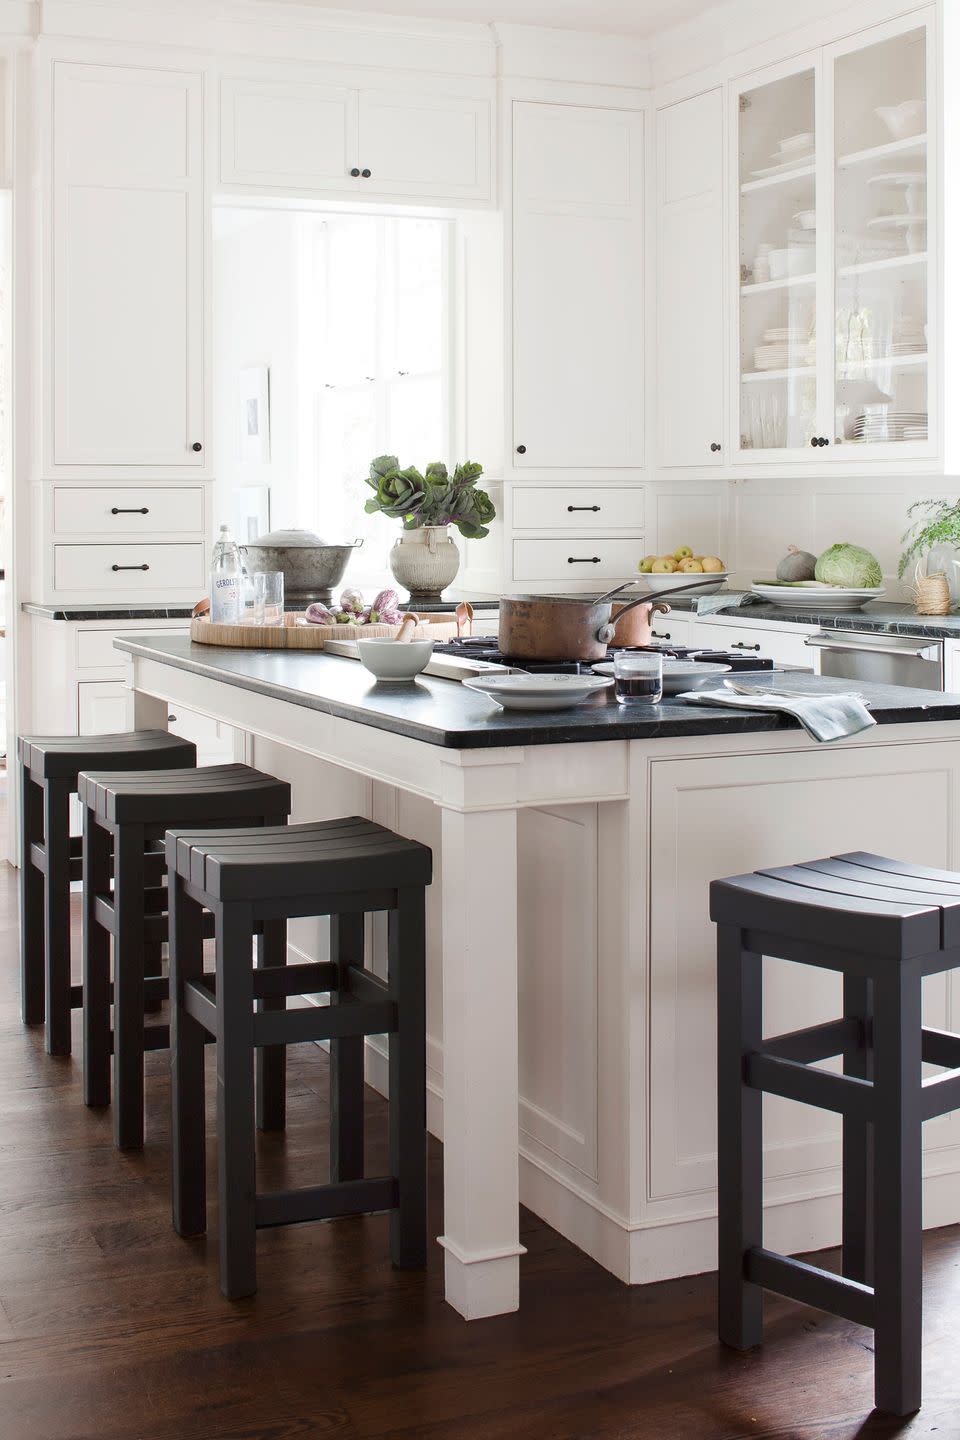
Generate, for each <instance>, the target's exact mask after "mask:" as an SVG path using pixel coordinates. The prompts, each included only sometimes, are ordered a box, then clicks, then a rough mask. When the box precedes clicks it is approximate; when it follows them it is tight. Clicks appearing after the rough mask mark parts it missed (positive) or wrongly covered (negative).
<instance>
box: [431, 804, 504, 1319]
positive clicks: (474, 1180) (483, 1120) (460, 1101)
mask: <svg viewBox="0 0 960 1440" xmlns="http://www.w3.org/2000/svg"><path fill="white" fill-rule="evenodd" d="M441 866H442V869H441V874H442V885H443V1053H444V1065H443V1167H444V1168H443V1174H444V1233H443V1235H442V1236H441V1237H440V1244H441V1245H442V1246H443V1247H444V1250H445V1251H446V1256H445V1289H446V1298H447V1300H448V1301H449V1303H450V1304H451V1305H452V1306H453V1307H454V1309H455V1310H458V1311H459V1312H460V1314H461V1315H463V1316H464V1317H465V1318H466V1319H467V1320H476V1319H479V1318H480V1317H482V1316H485V1315H502V1314H505V1313H507V1312H508V1311H511V1310H516V1309H517V1307H518V1305H519V1303H520V1256H521V1255H522V1254H523V1253H524V1248H523V1246H522V1245H521V1244H520V1243H519V1233H520V1231H519V1220H520V1217H519V1204H520V1200H519V1186H520V1171H519V1156H518V1148H517V1147H518V1141H519V1125H518V1098H519V1097H518V1085H519V1070H518V1058H517V813H516V811H515V810H495V811H494V810H491V811H480V812H475V813H463V812H460V811H456V810H447V809H444V811H443V839H442V857H441Z"/></svg>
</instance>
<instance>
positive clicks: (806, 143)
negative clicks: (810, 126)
mask: <svg viewBox="0 0 960 1440" xmlns="http://www.w3.org/2000/svg"><path fill="white" fill-rule="evenodd" d="M812 149H813V131H812V130H804V131H803V132H802V133H801V134H799V135H788V136H787V138H786V139H785V140H781V141H780V148H779V150H778V151H777V152H776V153H777V154H778V155H783V156H785V157H786V156H789V155H796V154H801V153H803V151H805V150H812Z"/></svg>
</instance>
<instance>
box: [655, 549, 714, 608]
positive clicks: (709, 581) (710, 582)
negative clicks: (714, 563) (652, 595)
mask: <svg viewBox="0 0 960 1440" xmlns="http://www.w3.org/2000/svg"><path fill="white" fill-rule="evenodd" d="M718 558H719V557H718ZM729 575H730V571H729V570H714V571H713V572H712V573H707V574H704V575H698V574H697V572H696V571H694V572H693V574H691V573H690V571H689V570H686V571H679V570H675V571H673V572H672V573H671V574H669V575H652V574H650V573H649V572H648V573H645V574H643V575H641V576H640V579H641V580H646V582H647V585H648V586H649V587H650V589H651V590H653V591H655V592H656V593H657V594H662V593H663V592H664V591H670V590H676V589H678V587H679V586H681V585H692V584H694V583H696V584H697V589H696V590H691V591H690V596H691V599H695V598H696V596H697V595H716V594H717V593H718V592H719V591H721V590H722V589H723V587H724V586H725V585H726V583H727V579H728V577H729ZM701 580H702V581H703V582H704V584H703V585H702V586H701V585H700V583H699V582H700V581H701Z"/></svg>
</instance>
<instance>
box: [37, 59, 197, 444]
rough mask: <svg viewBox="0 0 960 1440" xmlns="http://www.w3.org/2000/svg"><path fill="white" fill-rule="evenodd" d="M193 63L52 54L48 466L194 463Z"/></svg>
mask: <svg viewBox="0 0 960 1440" xmlns="http://www.w3.org/2000/svg"><path fill="white" fill-rule="evenodd" d="M201 95H202V82H201V77H200V75H198V74H192V73H184V72H181V71H177V70H173V69H170V70H148V69H139V68H136V69H135V68H129V67H124V66H119V65H87V64H73V63H57V64H56V65H55V66H54V121H53V214H52V251H53V255H52V258H53V287H52V296H51V300H52V307H51V309H52V318H51V326H52V334H51V341H52V367H51V376H52V391H51V403H52V455H51V459H52V462H53V464H54V465H56V466H75V465H82V466H85V465H98V466H113V465H131V466H133V465H152V466H171V467H172V466H175V467H181V466H202V465H203V462H204V449H203V446H204V426H203V374H202V349H203V346H202V331H203V304H202V275H203V224H204V221H203V187H202V172H201V153H202V145H201Z"/></svg>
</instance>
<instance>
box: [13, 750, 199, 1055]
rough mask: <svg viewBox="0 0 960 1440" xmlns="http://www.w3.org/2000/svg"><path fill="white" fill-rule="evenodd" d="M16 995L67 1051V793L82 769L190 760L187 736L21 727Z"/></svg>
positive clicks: (72, 865)
mask: <svg viewBox="0 0 960 1440" xmlns="http://www.w3.org/2000/svg"><path fill="white" fill-rule="evenodd" d="M17 757H18V760H19V766H20V840H21V846H20V855H21V864H20V1000H21V1012H22V1015H23V1022H24V1024H25V1025H42V1024H44V1023H45V1027H46V1034H45V1040H46V1048H47V1050H48V1052H49V1053H50V1054H51V1055H69V1054H70V1046H71V1040H70V1012H71V1010H73V1009H76V1007H77V1006H79V1005H81V1004H82V1003H83V993H82V989H81V987H80V986H79V985H71V983H70V882H71V881H72V880H79V879H80V878H81V865H82V841H81V838H80V836H73V837H71V835H70V797H71V795H75V794H76V793H77V777H78V776H79V774H80V772H81V770H89V769H91V768H92V767H93V766H98V767H100V768H103V769H110V770H142V769H143V768H144V766H146V765H150V766H152V767H154V768H155V769H160V768H161V767H163V768H165V769H170V768H173V767H180V768H183V767H185V766H190V765H196V763H197V750H196V746H195V745H193V744H192V743H191V742H190V741H189V740H181V739H180V737H179V736H178V735H169V734H168V733H167V732H166V731H165V730H132V731H129V732H128V733H126V734H122V735H21V736H20V738H19V740H18V741H17Z"/></svg>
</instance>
